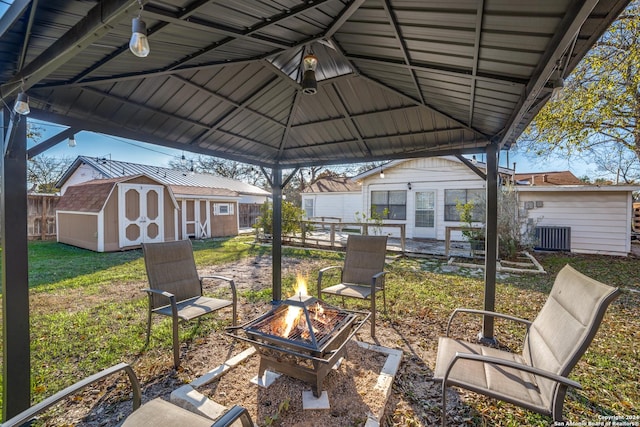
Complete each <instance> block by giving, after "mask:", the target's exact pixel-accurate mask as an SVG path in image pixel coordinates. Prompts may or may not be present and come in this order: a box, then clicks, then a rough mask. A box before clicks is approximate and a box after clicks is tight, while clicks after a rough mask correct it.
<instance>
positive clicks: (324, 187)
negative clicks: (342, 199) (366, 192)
mask: <svg viewBox="0 0 640 427" xmlns="http://www.w3.org/2000/svg"><path fill="white" fill-rule="evenodd" d="M360 190H361V188H360V186H359V185H358V184H357V183H355V182H353V181H352V180H351V178H344V177H327V178H321V179H319V180H317V181H316V182H314V183H313V184H311V185H310V186H308V187H307V188H305V189H304V191H303V193H340V192H352V191H356V192H359V191H360Z"/></svg>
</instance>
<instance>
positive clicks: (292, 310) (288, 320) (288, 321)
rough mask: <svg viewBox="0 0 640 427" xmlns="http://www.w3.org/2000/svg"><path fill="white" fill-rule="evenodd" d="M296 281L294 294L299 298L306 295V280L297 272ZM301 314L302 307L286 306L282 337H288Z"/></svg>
mask: <svg viewBox="0 0 640 427" xmlns="http://www.w3.org/2000/svg"><path fill="white" fill-rule="evenodd" d="M296 281H297V286H296V290H295V294H294V296H296V297H299V298H300V297H304V296H308V295H309V294H308V293H307V280H306V279H305V278H304V277H303V276H302V275H301V274H299V273H298V275H297V277H296ZM301 316H302V308H300V307H295V306H291V305H290V306H289V307H288V308H287V315H286V316H285V318H284V322H285V328H284V331H283V332H282V336H283V337H285V338H288V337H289V334H290V333H291V330H292V329H293V328H295V327H296V326H297V325H298V322H299V321H300V317H301Z"/></svg>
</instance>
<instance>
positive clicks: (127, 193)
mask: <svg viewBox="0 0 640 427" xmlns="http://www.w3.org/2000/svg"><path fill="white" fill-rule="evenodd" d="M163 194H164V187H163V186H161V185H147V184H119V185H118V219H119V245H120V247H121V248H124V247H127V246H135V245H139V244H141V243H153V242H162V241H163V240H164V232H163V230H164V221H163V215H162V212H163V206H164V204H163Z"/></svg>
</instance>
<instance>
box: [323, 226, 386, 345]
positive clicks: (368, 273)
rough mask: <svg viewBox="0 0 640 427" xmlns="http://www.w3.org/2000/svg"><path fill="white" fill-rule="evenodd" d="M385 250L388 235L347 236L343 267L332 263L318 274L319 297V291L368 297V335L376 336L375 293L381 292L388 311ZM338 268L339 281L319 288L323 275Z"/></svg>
mask: <svg viewBox="0 0 640 427" xmlns="http://www.w3.org/2000/svg"><path fill="white" fill-rule="evenodd" d="M386 253H387V236H356V235H351V236H349V237H348V239H347V251H346V255H345V259H344V266H339V265H333V266H330V267H325V268H323V269H321V270H320V272H319V274H318V298H319V299H322V294H329V295H339V296H341V297H342V304H343V305H344V298H345V297H348V298H358V299H364V300H366V299H368V300H370V301H371V336H372V337H375V335H376V293H377V292H382V301H383V307H384V312H385V313H386V312H387V297H386V295H385V291H384V275H385V271H383V270H384V262H385V257H386ZM332 269H340V270H341V271H340V283H338V284H337V285H333V286H329V287H327V288H322V285H323V280H322V279H323V277H324V274H325V273H326V272H327V271H329V270H332Z"/></svg>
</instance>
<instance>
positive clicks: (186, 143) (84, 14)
mask: <svg viewBox="0 0 640 427" xmlns="http://www.w3.org/2000/svg"><path fill="white" fill-rule="evenodd" d="M142 3H143V4H144V10H143V11H142V13H141V16H142V19H143V20H144V21H145V22H146V24H147V28H148V34H149V43H150V46H151V54H150V55H149V56H148V57H146V58H138V57H136V56H134V55H133V54H132V53H131V52H130V51H129V48H128V43H129V37H130V35H131V19H132V18H133V17H135V16H137V15H138V13H139V5H138V2H137V1H135V0H104V1H100V2H98V1H82V2H74V1H64V0H47V1H34V2H29V1H24V0H16V1H15V2H14V4H13V5H12V7H11V8H10V11H11V12H12V13H7V14H6V15H5V16H4V17H3V19H2V22H0V48H1V49H0V63H2V66H1V67H0V82H1V83H0V95H1V96H2V98H3V99H4V100H5V102H7V104H9V105H11V103H12V101H13V99H14V98H15V96H16V95H17V93H18V92H19V91H20V90H22V89H24V90H25V91H26V92H27V93H28V95H29V97H30V104H31V110H32V117H35V118H39V119H42V120H46V121H51V122H55V123H59V124H65V125H68V126H71V127H73V128H76V129H84V130H92V131H96V132H102V133H106V134H110V135H117V136H121V137H125V138H131V139H135V140H139V141H145V142H149V143H153V144H158V145H163V146H167V147H172V148H177V149H180V150H186V151H191V152H195V153H201V154H206V155H213V156H219V157H224V158H229V159H235V160H239V161H242V162H247V163H252V164H256V165H262V166H265V167H272V166H274V165H277V166H279V167H284V168H288V167H296V166H305V165H312V164H315V165H319V164H332V163H347V162H359V161H366V160H374V159H377V160H382V159H384V160H388V159H394V158H407V157H422V156H433V155H442V154H456V153H480V152H484V151H485V147H486V146H487V144H489V143H491V142H493V143H498V144H500V147H501V148H503V147H509V146H510V145H511V144H512V143H513V142H514V141H515V139H516V138H517V136H518V135H519V134H520V132H522V130H523V129H524V127H525V126H526V125H527V124H528V123H529V121H530V120H531V119H532V117H533V116H534V114H535V113H536V112H537V111H538V110H539V108H541V106H542V105H543V104H544V103H545V101H546V100H547V99H548V97H549V95H550V92H551V87H550V84H549V83H548V80H549V78H550V76H551V75H552V73H553V72H554V70H556V69H559V70H560V71H561V73H562V74H564V75H566V74H567V73H568V72H569V71H570V70H571V69H572V68H573V67H574V66H575V65H576V64H577V62H578V61H579V60H580V59H581V58H582V56H583V55H584V54H585V52H586V51H587V50H588V49H589V47H590V46H591V45H592V44H593V43H594V42H595V40H596V39H597V37H598V36H599V35H600V34H601V33H602V32H603V31H604V30H605V29H606V28H607V26H608V25H609V24H610V23H611V21H612V20H613V19H615V17H616V16H617V15H618V13H619V12H620V11H621V10H622V8H624V6H625V5H626V4H627V3H628V2H627V1H626V0H601V1H596V0H591V1H570V0H559V1H557V0H528V1H515V2H514V1H490V0H486V1H482V0H464V1H462V0H461V1H455V0H454V1H449V2H435V1H427V0H425V1H410V0H405V1H392V0H308V1H293V0H288V1H267V0H245V1H242V2H226V1H203V0H191V1H188V0H162V1H143V2H142ZM309 51H312V52H313V53H314V54H315V55H316V56H317V57H318V61H319V65H318V69H317V72H316V75H317V79H318V93H317V94H316V95H313V96H305V95H302V93H301V91H300V81H301V78H302V75H301V74H302V73H301V67H300V64H301V61H302V57H303V55H304V54H305V53H306V52H309Z"/></svg>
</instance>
